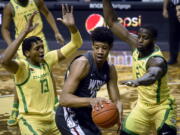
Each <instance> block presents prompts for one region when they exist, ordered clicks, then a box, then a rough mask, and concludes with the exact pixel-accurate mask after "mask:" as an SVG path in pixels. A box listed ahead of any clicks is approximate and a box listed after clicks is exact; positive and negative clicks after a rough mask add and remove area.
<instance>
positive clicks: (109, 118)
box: [92, 103, 119, 128]
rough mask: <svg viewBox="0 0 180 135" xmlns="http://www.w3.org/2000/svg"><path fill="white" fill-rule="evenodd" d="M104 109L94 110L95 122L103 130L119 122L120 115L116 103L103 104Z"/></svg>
mask: <svg viewBox="0 0 180 135" xmlns="http://www.w3.org/2000/svg"><path fill="white" fill-rule="evenodd" d="M103 106H104V107H103V108H101V109H99V110H96V109H93V110H92V119H93V122H94V123H95V124H96V125H97V126H98V127H101V128H110V127H112V126H114V124H116V123H117V122H118V120H119V113H118V109H117V107H116V105H115V104H114V103H103Z"/></svg>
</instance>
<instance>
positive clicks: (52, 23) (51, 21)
mask: <svg viewBox="0 0 180 135" xmlns="http://www.w3.org/2000/svg"><path fill="white" fill-rule="evenodd" d="M46 19H47V21H48V23H49V25H50V26H51V28H52V30H53V31H54V33H59V30H58V27H57V25H56V22H55V20H54V17H53V15H52V14H51V12H48V14H47V15H46Z"/></svg>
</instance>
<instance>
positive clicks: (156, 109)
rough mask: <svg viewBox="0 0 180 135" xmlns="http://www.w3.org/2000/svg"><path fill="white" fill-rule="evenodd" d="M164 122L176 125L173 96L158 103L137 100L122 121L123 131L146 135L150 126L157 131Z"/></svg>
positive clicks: (172, 125)
mask: <svg viewBox="0 0 180 135" xmlns="http://www.w3.org/2000/svg"><path fill="white" fill-rule="evenodd" d="M164 124H167V125H168V126H170V127H173V128H175V127H176V105H175V100H174V99H173V98H169V99H168V100H166V101H164V102H163V103H161V104H159V105H145V104H143V103H140V102H138V103H137V105H136V106H135V108H134V109H133V110H132V111H131V113H130V114H129V115H128V117H127V118H126V120H125V121H124V122H123V131H124V132H126V133H128V134H132V135H148V134H149V133H150V131H151V129H152V128H155V129H156V131H157V132H158V131H159V130H160V129H161V128H162V126H163V125H164Z"/></svg>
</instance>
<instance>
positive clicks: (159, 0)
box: [0, 0, 163, 2]
mask: <svg viewBox="0 0 180 135" xmlns="http://www.w3.org/2000/svg"><path fill="white" fill-rule="evenodd" d="M1 1H9V0H0V2H1ZM44 1H48V2H56V1H57V2H61V1H62V2H66V1H72V2H74V1H78V2H79V1H80V2H101V1H102V0H44ZM112 1H115V2H162V1H163V0H112Z"/></svg>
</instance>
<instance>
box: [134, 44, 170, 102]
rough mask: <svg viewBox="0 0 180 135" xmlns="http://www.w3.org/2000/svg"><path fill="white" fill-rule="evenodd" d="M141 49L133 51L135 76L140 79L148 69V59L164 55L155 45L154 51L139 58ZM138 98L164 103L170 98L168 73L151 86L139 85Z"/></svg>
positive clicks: (141, 100) (142, 100)
mask: <svg viewBox="0 0 180 135" xmlns="http://www.w3.org/2000/svg"><path fill="white" fill-rule="evenodd" d="M138 56H139V51H138V50H137V49H135V50H134V52H133V66H132V68H133V78H134V79H138V78H140V77H142V76H143V75H144V74H145V73H146V72H147V71H146V64H147V61H148V60H149V59H150V58H152V57H156V56H158V57H162V58H163V59H164V57H163V54H162V52H161V51H160V48H159V47H158V46H155V49H154V52H153V53H151V54H150V55H149V56H146V57H144V58H138ZM137 90H138V100H139V101H140V102H142V103H145V104H150V105H156V104H159V103H162V102H163V101H165V100H166V99H167V98H169V94H170V91H169V88H168V85H167V74H165V75H164V76H163V77H162V78H161V79H160V80H157V81H156V82H155V83H154V84H152V85H149V86H138V87H137Z"/></svg>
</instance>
